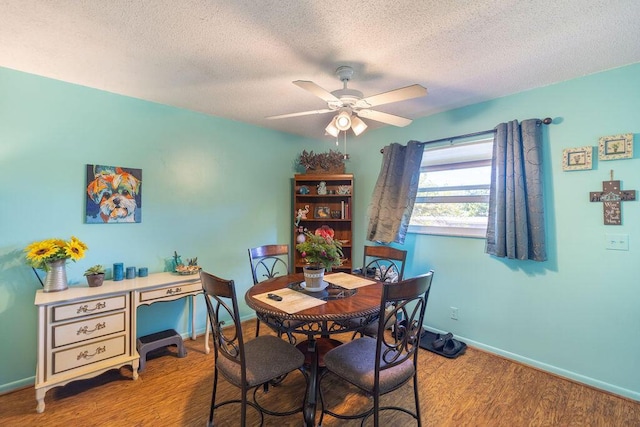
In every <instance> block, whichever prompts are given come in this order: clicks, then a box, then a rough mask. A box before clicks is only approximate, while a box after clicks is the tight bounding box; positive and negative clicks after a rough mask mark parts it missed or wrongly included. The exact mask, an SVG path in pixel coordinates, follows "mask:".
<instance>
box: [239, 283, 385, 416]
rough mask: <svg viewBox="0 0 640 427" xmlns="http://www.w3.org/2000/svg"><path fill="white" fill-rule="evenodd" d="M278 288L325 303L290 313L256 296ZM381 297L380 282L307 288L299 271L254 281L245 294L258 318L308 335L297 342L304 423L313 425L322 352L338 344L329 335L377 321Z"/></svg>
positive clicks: (288, 331)
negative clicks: (303, 377)
mask: <svg viewBox="0 0 640 427" xmlns="http://www.w3.org/2000/svg"><path fill="white" fill-rule="evenodd" d="M325 281H327V282H329V283H330V282H331V274H327V275H325ZM280 290H287V292H289V291H288V290H295V291H297V292H302V293H304V294H306V295H309V296H311V297H314V298H318V299H321V300H323V301H326V303H322V304H320V305H316V306H313V307H309V308H305V309H302V310H300V311H296V312H293V313H291V312H286V311H283V310H280V309H278V308H276V307H274V305H273V304H270V303H266V302H263V301H261V300H260V299H258V298H256V296H264V295H265V294H268V293H273V292H276V293H277V291H280ZM381 297H382V284H381V283H379V282H375V283H373V284H369V285H367V286H362V287H358V288H355V289H345V288H342V287H340V286H336V285H333V284H329V286H328V287H327V288H326V289H324V290H323V291H320V292H308V291H306V290H305V288H304V276H303V274H302V273H293V274H289V275H286V276H279V277H275V278H273V279H269V280H265V281H264V282H260V283H258V284H256V285H253V286H252V287H251V288H249V290H248V291H247V293H246V294H245V300H246V302H247V305H248V306H249V307H251V308H252V309H253V310H255V312H256V315H257V317H258V318H259V319H260V321H261V322H263V323H265V324H267V326H269V327H270V328H272V329H273V330H275V331H277V332H279V333H286V334H291V333H296V334H303V335H306V337H307V339H306V340H305V341H303V342H300V343H298V344H297V347H298V348H299V349H300V350H301V351H302V352H303V353H304V354H305V369H307V370H308V385H307V397H306V400H305V407H304V409H303V415H304V422H305V425H306V426H314V425H315V413H316V403H317V395H318V375H319V373H320V370H321V369H322V368H323V361H322V356H323V354H324V353H326V352H327V351H328V350H330V349H331V348H334V347H335V346H337V345H339V344H340V342H339V341H337V340H335V339H332V338H331V337H330V336H331V335H333V334H337V333H343V332H349V331H356V330H359V329H360V328H362V327H363V326H366V325H367V324H369V323H371V322H374V321H376V320H377V319H378V315H379V311H380V299H381ZM262 299H264V298H262ZM288 311H292V310H288Z"/></svg>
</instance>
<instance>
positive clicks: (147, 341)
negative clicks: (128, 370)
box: [136, 329, 187, 372]
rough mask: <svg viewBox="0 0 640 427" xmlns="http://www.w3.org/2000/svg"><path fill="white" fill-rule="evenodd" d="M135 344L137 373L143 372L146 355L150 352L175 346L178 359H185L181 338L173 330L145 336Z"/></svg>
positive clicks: (185, 352)
mask: <svg viewBox="0 0 640 427" xmlns="http://www.w3.org/2000/svg"><path fill="white" fill-rule="evenodd" d="M136 342H137V345H136V347H137V348H138V353H139V354H140V367H139V368H138V372H142V371H144V367H145V364H146V362H147V353H149V352H150V351H153V350H157V349H159V348H162V347H166V346H168V345H175V346H177V347H178V357H185V356H186V355H187V350H186V349H185V348H184V342H183V341H182V337H181V336H180V334H178V333H177V332H176V331H175V330H173V329H167V330H166V331H161V332H156V333H155V334H150V335H145V336H143V337H140V338H138V340H137V341H136Z"/></svg>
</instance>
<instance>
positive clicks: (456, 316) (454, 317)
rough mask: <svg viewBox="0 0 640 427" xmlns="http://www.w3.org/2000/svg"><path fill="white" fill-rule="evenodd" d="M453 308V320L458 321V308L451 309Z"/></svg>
mask: <svg viewBox="0 0 640 427" xmlns="http://www.w3.org/2000/svg"><path fill="white" fill-rule="evenodd" d="M450 308H451V318H452V319H453V320H458V307H450Z"/></svg>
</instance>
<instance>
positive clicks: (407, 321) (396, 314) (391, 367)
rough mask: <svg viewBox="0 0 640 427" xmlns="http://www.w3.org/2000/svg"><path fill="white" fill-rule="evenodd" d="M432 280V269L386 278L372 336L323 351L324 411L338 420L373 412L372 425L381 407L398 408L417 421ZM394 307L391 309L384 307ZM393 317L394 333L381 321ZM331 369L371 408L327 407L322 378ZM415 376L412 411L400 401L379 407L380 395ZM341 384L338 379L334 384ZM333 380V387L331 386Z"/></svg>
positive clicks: (398, 386) (322, 415) (375, 423)
mask: <svg viewBox="0 0 640 427" xmlns="http://www.w3.org/2000/svg"><path fill="white" fill-rule="evenodd" d="M432 280H433V271H430V272H429V273H427V274H423V275H421V276H418V277H414V278H411V279H407V280H403V281H401V282H398V283H385V284H384V285H383V291H382V298H381V300H380V312H381V313H385V314H384V316H383V317H382V318H381V320H383V321H381V322H378V333H377V336H376V338H372V337H369V336H363V337H361V338H357V339H355V340H352V341H349V342H348V343H346V344H343V345H341V346H339V347H336V348H334V349H332V350H330V351H329V352H327V353H326V354H325V355H324V364H325V367H326V370H325V371H324V373H323V374H322V376H321V377H320V386H319V389H320V401H321V403H322V414H321V415H320V425H321V424H322V419H323V417H324V416H325V414H328V415H331V416H333V417H336V418H340V419H354V418H363V420H362V425H364V423H365V421H366V420H367V419H368V418H369V417H371V416H373V420H374V426H376V427H377V426H378V425H379V414H380V412H381V411H385V410H396V411H402V412H404V413H406V414H409V415H410V416H411V417H413V418H414V419H415V420H417V422H418V426H421V425H422V424H421V421H420V402H419V393H418V376H417V372H418V369H417V366H418V354H419V351H418V350H419V348H420V336H421V335H422V322H423V320H424V313H425V308H426V306H427V301H428V298H429V290H430V288H431V282H432ZM389 306H393V307H394V310H393V311H391V312H388V311H387V312H385V308H386V307H389ZM398 318H402V319H403V323H402V324H400V323H398V322H397V321H396V325H395V334H391V333H385V329H384V325H385V323H386V322H387V321H389V320H392V319H398ZM330 374H333V375H335V376H337V377H338V378H340V379H342V380H344V381H347V382H349V383H351V384H353V385H354V386H356V387H357V388H358V389H360V390H361V391H363V392H364V393H365V394H367V395H368V396H370V397H371V398H372V399H373V404H372V407H371V408H369V409H367V410H366V411H362V412H360V413H357V414H338V413H335V412H333V411H332V410H330V409H329V408H328V402H327V391H326V390H324V389H323V380H325V379H326V378H327V376H329V375H330ZM410 380H413V395H414V403H415V410H410V409H407V408H403V407H400V406H380V396H382V395H384V394H387V393H390V392H392V391H394V390H397V389H398V388H400V387H401V386H403V385H404V384H405V383H407V382H408V381H410ZM338 384H339V383H338ZM335 390H336V386H335V385H333V386H332V389H331V391H335Z"/></svg>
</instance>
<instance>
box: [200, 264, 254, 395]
mask: <svg viewBox="0 0 640 427" xmlns="http://www.w3.org/2000/svg"><path fill="white" fill-rule="evenodd" d="M200 280H201V282H202V289H203V290H204V297H205V298H204V299H205V302H206V304H207V312H208V313H209V321H210V322H211V331H212V332H213V344H214V348H215V360H216V363H218V358H219V357H220V356H221V355H222V356H223V357H225V358H226V359H228V360H229V361H231V362H233V363H236V364H238V365H239V369H241V370H242V380H243V381H244V380H245V379H246V372H245V366H244V360H245V358H244V340H243V339H242V326H241V323H240V314H239V311H238V300H237V298H236V287H235V284H234V282H233V280H225V279H221V278H219V277H216V276H214V275H213V274H211V273H207V272H205V271H203V270H200ZM243 384H244V382H243Z"/></svg>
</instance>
